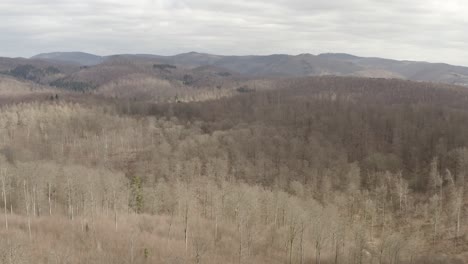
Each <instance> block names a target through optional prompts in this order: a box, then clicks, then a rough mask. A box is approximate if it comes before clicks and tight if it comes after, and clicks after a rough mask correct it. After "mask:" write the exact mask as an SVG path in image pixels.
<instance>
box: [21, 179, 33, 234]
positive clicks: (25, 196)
mask: <svg viewBox="0 0 468 264" xmlns="http://www.w3.org/2000/svg"><path fill="white" fill-rule="evenodd" d="M23 189H24V201H25V205H26V215H27V216H28V231H29V240H31V239H32V235H31V215H30V213H29V206H30V199H29V191H28V189H27V187H26V180H24V181H23Z"/></svg>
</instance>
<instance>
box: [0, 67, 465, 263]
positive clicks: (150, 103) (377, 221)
mask: <svg viewBox="0 0 468 264" xmlns="http://www.w3.org/2000/svg"><path fill="white" fill-rule="evenodd" d="M115 65H116V64H110V65H109V64H108V65H106V64H102V65H97V66H93V67H91V68H83V69H81V70H80V72H79V73H75V74H74V75H72V77H67V78H70V80H73V81H76V80H86V81H95V80H100V81H102V82H99V83H98V82H95V83H96V84H97V86H98V87H97V88H93V89H94V90H91V91H70V90H69V89H65V90H64V88H63V87H62V88H60V87H50V86H46V87H45V86H40V85H39V84H37V83H36V82H34V81H33V80H24V79H18V80H13V79H11V78H12V77H4V78H6V79H5V81H4V82H5V84H4V83H3V82H2V83H0V88H2V87H3V86H8V87H13V86H14V85H16V86H17V87H21V89H19V88H18V91H20V92H21V96H17V97H16V99H11V98H14V97H13V96H10V94H11V93H12V91H11V89H16V88H11V89H10V90H8V89H3V88H2V89H0V93H1V94H2V96H3V97H2V98H5V99H2V105H1V108H0V153H1V154H0V171H1V174H0V180H1V182H0V184H1V186H0V187H1V190H2V191H1V199H0V200H1V204H0V209H1V213H0V216H1V218H0V219H1V220H0V223H1V224H2V225H1V226H0V260H1V261H0V262H1V263H113V264H118V263H239V264H240V263H288V264H293V263H294V264H299V263H300V264H304V263H334V264H339V263H350V264H351V263H353V264H358V263H359V264H363V263H369V264H371V263H379V264H384V263H385V264H387V263H388V264H397V263H408V264H410V263H415V264H417V263H465V262H466V261H468V255H467V253H466V252H468V237H467V232H468V223H467V220H466V218H467V216H468V198H467V197H466V195H467V194H466V188H467V186H466V183H465V182H466V180H465V179H466V178H468V175H467V174H468V90H466V88H463V87H457V86H449V85H439V84H430V83H422V82H409V81H402V80H393V79H392V80H385V79H367V78H350V77H310V78H284V79H259V80H255V79H245V78H240V77H238V76H232V75H231V74H228V73H225V71H222V69H218V68H215V69H213V68H210V67H208V68H201V69H198V70H194V69H191V70H190V72H188V70H187V69H177V68H174V67H175V66H167V65H166V66H164V65H163V66H161V64H154V63H152V62H151V63H150V64H138V63H127V62H125V63H124V62H122V63H121V64H119V65H120V66H119V67H120V68H119V69H124V70H122V71H121V73H127V72H129V70H128V69H138V70H135V71H136V72H137V73H138V74H140V75H135V74H134V73H133V72H131V73H130V74H128V75H126V74H125V75H124V74H117V75H116V77H115V78H114V77H112V78H110V79H109V80H107V79H106V78H108V77H109V72H115V71H114V70H115V68H113V67H116V66H115ZM154 65H156V66H154ZM94 67H96V68H94ZM93 68H94V69H101V70H96V71H94V72H93V71H92V69H93ZM168 71H169V72H168ZM103 72H106V73H105V74H104V73H103ZM99 73H103V74H102V75H100V74H99ZM220 73H224V74H220ZM188 74H191V75H192V76H193V79H191V80H190V79H188V77H185V78H184V76H185V75H188ZM123 76H125V78H123ZM141 76H143V77H141ZM214 76H215V77H214ZM88 77H89V79H86V78H88ZM156 79H157V81H156ZM64 80H65V79H64ZM67 80H68V79H67ZM193 80H198V81H199V82H198V84H192V83H190V84H188V83H186V82H187V81H193ZM220 82H221V83H222V85H223V86H222V87H220V88H217V87H216V86H217V85H219V84H218V83H220ZM172 89H175V90H172ZM20 92H18V93H20ZM23 93H27V96H26V95H23ZM149 95H151V96H149ZM148 97H150V98H151V99H148ZM9 98H10V99H9ZM155 98H160V99H155ZM161 98H164V99H161ZM182 98H185V100H182Z"/></svg>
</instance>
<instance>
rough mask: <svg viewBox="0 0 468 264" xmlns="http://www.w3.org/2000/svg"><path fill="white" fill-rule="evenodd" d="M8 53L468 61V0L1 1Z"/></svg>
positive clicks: (0, 24)
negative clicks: (335, 55)
mask: <svg viewBox="0 0 468 264" xmlns="http://www.w3.org/2000/svg"><path fill="white" fill-rule="evenodd" d="M0 43H1V44H0V56H9V57H16V56H23V57H28V56H31V55H34V54H36V53H40V52H50V51H78V50H79V51H86V52H90V53H95V54H100V55H109V54H116V53H152V54H163V55H171V54H176V53H182V52H188V51H199V52H207V53H216V54H232V55H243V54H277V53H287V54H300V53H312V54H318V53H324V52H346V53H351V54H355V55H360V56H376V57H386V58H394V59H408V60H425V61H431V62H448V63H452V64H459V65H466V66H468V49H467V48H468V3H466V0H327V1H324V0H228V1H226V0H1V1H0Z"/></svg>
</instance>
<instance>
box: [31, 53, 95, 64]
mask: <svg viewBox="0 0 468 264" xmlns="http://www.w3.org/2000/svg"><path fill="white" fill-rule="evenodd" d="M31 58H32V59H42V60H50V61H61V62H69V63H74V64H79V65H96V64H99V63H101V62H102V61H103V57H101V56H98V55H94V54H89V53H85V52H52V53H41V54H38V55H35V56H33V57H31Z"/></svg>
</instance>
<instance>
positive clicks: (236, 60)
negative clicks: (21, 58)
mask: <svg viewBox="0 0 468 264" xmlns="http://www.w3.org/2000/svg"><path fill="white" fill-rule="evenodd" d="M122 57H123V58H126V59H130V60H148V61H154V62H159V63H167V64H173V65H178V66H183V67H187V68H196V67H200V66H215V67H220V68H224V69H227V70H230V71H234V72H238V73H240V74H243V75H247V76H253V77H264V76H265V77H266V76H285V77H296V76H321V75H337V76H359V77H370V78H399V79H408V80H413V81H429V82H441V83H449V84H456V85H465V86H468V67H462V66H453V65H449V64H444V63H428V62H417V61H398V60H391V59H382V58H364V57H358V56H354V55H350V54H343V53H325V54H320V55H312V54H299V55H285V54H275V55H265V56H222V55H212V54H206V53H197V52H189V53H183V54H178V55H174V56H159V55H150V54H120V55H111V56H98V55H93V54H89V53H84V52H53V53H42V54H38V55H36V56H33V57H31V58H32V59H41V60H47V61H56V62H67V63H73V64H78V65H83V66H84V65H86V66H91V65H97V64H100V63H102V62H105V61H108V60H112V59H116V58H122Z"/></svg>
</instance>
